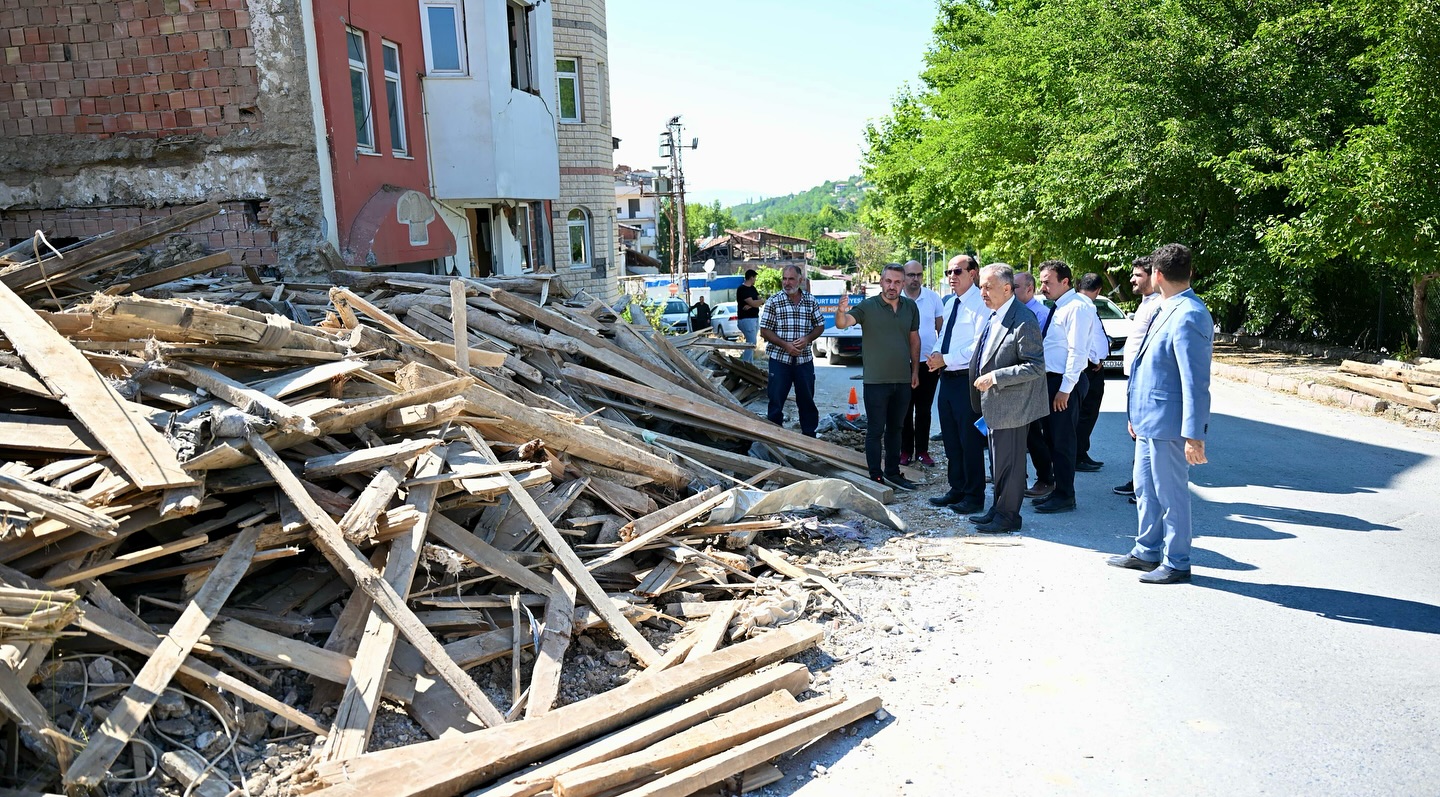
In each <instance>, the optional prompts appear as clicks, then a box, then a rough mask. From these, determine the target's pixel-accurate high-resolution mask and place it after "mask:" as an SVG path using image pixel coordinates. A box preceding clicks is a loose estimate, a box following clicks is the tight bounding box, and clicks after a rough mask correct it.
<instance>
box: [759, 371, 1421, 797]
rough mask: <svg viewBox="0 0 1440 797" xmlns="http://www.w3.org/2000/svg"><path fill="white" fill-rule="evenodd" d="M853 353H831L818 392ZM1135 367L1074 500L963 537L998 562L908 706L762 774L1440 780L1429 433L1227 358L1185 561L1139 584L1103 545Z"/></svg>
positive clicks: (912, 781)
mask: <svg viewBox="0 0 1440 797" xmlns="http://www.w3.org/2000/svg"><path fill="white" fill-rule="evenodd" d="M857 372H858V369H855V368H837V367H832V366H829V365H827V364H825V363H824V361H821V365H820V368H819V390H818V393H819V396H820V398H821V400H822V402H823V405H822V409H826V408H827V407H826V406H824V405H828V409H831V410H833V409H836V408H838V405H839V403H840V402H842V401H843V400H844V394H845V393H846V392H848V387H849V386H850V385H858V384H859V383H858V382H855V381H850V380H849V376H850V375H851V374H853V373H857ZM1124 385H1125V383H1124V382H1123V381H1112V382H1110V390H1109V391H1108V394H1107V396H1106V401H1105V407H1104V410H1105V411H1104V414H1103V416H1102V418H1101V422H1100V425H1099V427H1098V429H1097V430H1096V434H1095V443H1094V449H1093V451H1092V455H1093V456H1096V457H1097V458H1099V459H1101V460H1103V461H1105V462H1106V463H1107V464H1106V466H1105V468H1104V470H1103V471H1101V472H1100V473H1096V474H1084V473H1082V474H1079V475H1078V481H1077V492H1078V498H1079V504H1080V506H1079V510H1078V511H1077V512H1075V513H1072V514H1068V515H1061V516H1058V517H1057V516H1049V517H1047V516H1042V515H1036V514H1034V513H1032V512H1029V511H1028V509H1027V511H1026V513H1025V517H1024V520H1025V529H1024V531H1023V532H1021V533H1020V534H1018V535H1014V538H1013V540H1014V541H1015V542H1018V543H1020V544H1018V545H1014V546H1011V547H985V546H979V545H968V546H966V548H967V549H969V550H971V551H973V552H974V555H973V557H972V558H973V560H974V561H975V563H977V564H980V565H981V566H982V567H983V569H984V572H983V573H979V574H975V575H973V576H971V577H970V579H973V580H971V581H967V587H966V588H965V592H964V593H963V594H957V595H956V596H955V597H954V599H955V602H956V605H957V606H964V608H965V610H966V611H965V613H964V620H963V622H958V623H953V624H951V625H949V626H947V627H946V628H942V629H940V630H939V631H937V632H934V633H932V634H930V635H929V636H928V637H926V638H922V639H918V640H917V644H916V647H915V653H914V657H913V659H912V660H911V661H910V662H909V663H908V665H907V666H906V667H904V668H902V670H901V671H900V672H897V673H896V675H897V681H896V682H893V683H891V684H889V687H888V688H886V689H884V690H883V692H882V694H884V696H885V698H886V701H887V707H888V708H889V709H890V710H891V712H892V713H893V714H894V715H895V716H894V719H893V720H891V721H889V722H886V723H883V724H877V723H873V722H872V723H867V726H868V727H866V728H865V729H864V731H863V733H862V735H861V736H860V737H854V738H846V737H836V738H831V739H829V740H827V741H826V742H823V743H821V744H820V745H819V746H817V747H815V748H812V749H811V750H809V751H807V752H806V753H805V754H804V755H805V756H806V758H805V759H803V760H806V761H809V760H815V761H821V762H824V763H825V764H826V765H827V766H829V767H830V771H829V772H828V773H827V774H824V775H823V776H820V777H815V778H813V779H812V778H810V777H809V776H808V775H802V776H800V777H798V778H794V777H792V778H787V780H786V781H784V782H782V783H781V784H777V786H774V787H771V790H770V792H769V793H771V794H796V795H802V796H803V797H816V795H852V794H871V795H877V794H886V795H888V794H905V795H1012V794H1013V795H1035V794H1047V795H1048V794H1065V795H1068V794H1075V795H1107V796H1114V795H1130V794H1158V795H1252V794H1253V795H1302V794H1303V795H1347V796H1351V795H1437V794H1440V578H1437V575H1440V511H1437V509H1436V503H1437V501H1440V435H1437V434H1436V433H1434V432H1427V431H1419V430H1415V429H1410V428H1406V427H1404V426H1401V425H1398V424H1396V423H1394V422H1390V421H1386V420H1382V419H1377V418H1373V417H1367V416H1363V415H1360V414H1357V413H1354V412H1350V411H1344V410H1339V409H1331V408H1328V407H1325V406H1321V405H1318V404H1314V403H1310V402H1307V401H1304V400H1302V399H1299V398H1295V397H1291V396H1285V395H1279V394H1272V393H1269V392H1266V391H1264V390H1261V389H1258V388H1254V387H1251V386H1248V385H1238V384H1234V383H1230V382H1225V381H1222V380H1216V383H1215V388H1214V418H1213V421H1212V424H1211V435H1212V436H1211V438H1210V441H1209V444H1208V447H1207V453H1208V454H1209V457H1210V464H1208V465H1205V466H1202V467H1199V468H1195V469H1192V472H1191V477H1192V482H1193V484H1194V488H1193V489H1194V496H1195V523H1196V531H1197V540H1196V547H1195V551H1194V554H1193V563H1194V573H1195V576H1194V581H1193V583H1191V584H1189V585H1171V586H1152V585H1144V584H1140V583H1138V582H1137V581H1136V576H1137V575H1138V574H1137V573H1135V572H1132V571H1128V570H1119V569H1116V568H1111V567H1107V566H1105V564H1104V557H1105V556H1107V555H1109V554H1113V553H1123V552H1125V551H1126V550H1127V549H1128V547H1129V544H1130V541H1131V539H1132V538H1133V534H1134V525H1135V515H1134V507H1133V506H1131V505H1130V504H1128V503H1127V502H1126V501H1125V499H1123V498H1119V497H1116V496H1113V495H1111V493H1110V488H1111V487H1112V486H1114V485H1116V484H1119V483H1121V482H1123V481H1126V479H1127V478H1128V470H1129V465H1130V455H1131V451H1130V444H1129V438H1128V437H1127V436H1126V435H1125V433H1124V417H1123V399H1124ZM941 533H942V534H954V535H960V536H962V537H963V536H964V535H966V534H967V532H966V531H965V527H964V526H963V524H962V525H961V526H959V527H957V528H955V529H951V530H948V531H945V532H941ZM960 541H962V542H963V540H960ZM785 768H786V769H787V770H788V771H794V770H793V768H792V766H787V767H785Z"/></svg>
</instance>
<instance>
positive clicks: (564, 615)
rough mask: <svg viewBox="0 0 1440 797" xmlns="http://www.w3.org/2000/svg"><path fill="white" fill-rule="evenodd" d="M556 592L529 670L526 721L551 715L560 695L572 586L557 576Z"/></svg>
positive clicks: (571, 618)
mask: <svg viewBox="0 0 1440 797" xmlns="http://www.w3.org/2000/svg"><path fill="white" fill-rule="evenodd" d="M554 579H555V590H554V592H552V593H551V595H550V602H549V603H548V604H547V605H546V606H545V631H544V633H542V634H541V636H540V649H539V651H537V654H538V655H536V657H535V667H534V668H533V669H532V670H531V671H530V698H529V701H528V702H527V703H526V704H525V719H534V718H535V717H541V716H544V715H545V714H548V713H550V709H551V707H552V706H554V705H555V698H556V696H558V695H559V694H560V668H561V665H562V664H564V662H565V651H566V650H567V649H569V647H570V626H571V624H572V623H574V621H575V585H574V584H571V583H570V581H569V580H568V579H566V578H565V577H564V576H562V575H560V574H559V573H556V574H555V575H554Z"/></svg>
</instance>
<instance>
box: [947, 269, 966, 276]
mask: <svg viewBox="0 0 1440 797" xmlns="http://www.w3.org/2000/svg"><path fill="white" fill-rule="evenodd" d="M969 270H970V269H968V268H952V269H950V270H949V271H947V272H945V276H947V277H954V276H956V275H959V274H964V273H965V272H967V271H969Z"/></svg>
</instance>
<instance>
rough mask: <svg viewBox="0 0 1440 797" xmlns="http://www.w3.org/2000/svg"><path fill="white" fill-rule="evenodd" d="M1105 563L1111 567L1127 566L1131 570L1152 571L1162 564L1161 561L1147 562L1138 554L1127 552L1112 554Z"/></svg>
mask: <svg viewBox="0 0 1440 797" xmlns="http://www.w3.org/2000/svg"><path fill="white" fill-rule="evenodd" d="M1105 564H1107V565H1110V566H1111V567H1126V568H1129V569H1131V570H1144V571H1145V572H1147V573H1148V572H1150V571H1151V570H1154V569H1155V568H1157V567H1159V566H1160V563H1159V562H1147V561H1145V560H1144V559H1141V558H1140V557H1138V556H1131V555H1130V554H1128V553H1127V554H1125V555H1124V556H1111V557H1109V558H1108V559H1106V560H1105Z"/></svg>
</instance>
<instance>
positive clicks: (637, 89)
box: [606, 0, 935, 205]
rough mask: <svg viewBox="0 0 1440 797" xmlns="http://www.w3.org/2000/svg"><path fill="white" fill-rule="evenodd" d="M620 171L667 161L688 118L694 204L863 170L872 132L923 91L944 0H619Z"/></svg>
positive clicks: (616, 90)
mask: <svg viewBox="0 0 1440 797" xmlns="http://www.w3.org/2000/svg"><path fill="white" fill-rule="evenodd" d="M606 12H607V16H608V19H607V25H606V27H607V32H608V34H609V47H610V90H611V119H612V123H613V129H614V134H615V135H616V136H619V137H620V138H621V143H620V149H618V150H616V152H615V163H616V164H617V165H619V164H624V165H627V166H631V167H633V168H637V169H638V168H648V167H651V166H655V165H657V164H659V163H661V160H660V156H659V153H658V150H657V147H658V144H659V140H660V133H661V132H662V131H663V130H664V129H665V123H666V122H667V121H668V120H669V119H670V117H672V116H674V115H676V114H679V115H680V116H681V121H682V122H683V123H684V124H685V130H684V137H685V140H686V141H689V140H690V139H691V138H692V137H694V138H699V139H700V148H699V149H698V150H694V151H691V150H688V149H687V150H685V153H684V158H685V178H686V179H685V181H686V188H687V198H688V199H689V200H690V201H702V202H709V201H711V200H713V199H719V200H720V202H721V203H722V204H724V205H731V204H735V203H738V202H744V201H746V200H747V199H751V198H755V199H758V198H761V197H766V196H779V195H782V194H789V193H793V192H796V191H803V190H805V189H807V188H810V187H812V186H815V185H819V184H820V183H822V182H824V181H825V180H841V179H844V178H846V177H848V176H850V175H852V174H856V173H858V171H859V164H860V155H861V151H862V147H863V145H864V131H865V123H866V122H867V121H869V120H872V119H878V118H880V117H882V116H884V115H885V114H887V113H888V112H889V110H890V102H891V100H892V99H893V98H894V97H895V94H896V92H897V91H898V90H899V89H900V87H901V86H902V85H903V84H905V83H907V82H909V83H911V84H915V83H916V82H917V76H918V75H919V73H920V70H921V68H922V66H923V56H924V52H925V48H926V46H927V45H928V44H929V42H930V31H931V28H932V27H933V25H934V22H935V3H934V0H888V1H886V0H872V1H871V2H863V1H862V0H727V1H726V2H701V1H698V0H609V2H608V3H607V9H606Z"/></svg>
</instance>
